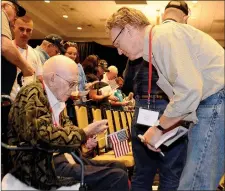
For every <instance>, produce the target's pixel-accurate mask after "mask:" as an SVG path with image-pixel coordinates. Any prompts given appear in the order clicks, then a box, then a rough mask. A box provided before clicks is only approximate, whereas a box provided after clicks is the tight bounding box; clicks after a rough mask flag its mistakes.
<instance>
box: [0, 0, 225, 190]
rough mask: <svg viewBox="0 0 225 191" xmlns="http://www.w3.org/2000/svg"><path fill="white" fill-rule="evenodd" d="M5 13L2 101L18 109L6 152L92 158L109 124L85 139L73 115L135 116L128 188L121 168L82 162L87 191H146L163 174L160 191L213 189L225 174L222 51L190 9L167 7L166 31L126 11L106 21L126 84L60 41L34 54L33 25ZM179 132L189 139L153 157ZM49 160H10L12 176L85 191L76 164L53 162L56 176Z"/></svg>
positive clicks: (7, 117)
mask: <svg viewBox="0 0 225 191" xmlns="http://www.w3.org/2000/svg"><path fill="white" fill-rule="evenodd" d="M1 5H2V35H1V40H2V56H1V58H2V70H1V71H2V88H1V93H2V95H3V94H5V95H9V96H10V99H11V100H12V101H13V104H12V106H11V110H10V112H9V113H7V112H6V111H4V110H2V118H3V120H4V123H2V125H3V126H7V137H8V143H9V144H12V145H18V144H19V143H21V142H24V143H25V144H27V145H35V144H46V143H47V144H50V145H61V146H68V147H74V148H79V149H76V150H77V152H78V150H79V151H82V149H81V148H82V147H86V148H87V149H89V150H90V149H91V150H92V149H94V148H95V147H96V146H97V140H96V136H95V135H96V134H98V133H102V132H104V131H105V130H106V129H107V128H108V125H107V120H100V121H94V122H93V123H90V124H89V125H88V126H87V127H85V128H83V129H79V128H78V127H77V126H76V125H77V124H76V121H74V119H75V110H74V105H85V106H87V107H91V108H99V109H111V110H118V111H134V117H133V121H132V131H131V141H132V154H133V157H134V161H135V168H134V173H133V176H132V179H131V186H130V185H129V178H128V174H127V168H126V167H125V166H124V164H122V163H120V162H115V161H94V160H92V159H88V158H86V157H84V153H82V152H80V153H79V155H80V157H81V159H82V160H83V162H84V164H85V173H84V178H85V183H86V184H87V187H88V189H90V190H96V191H97V190H110V191H116V190H121V191H122V190H123V191H128V190H132V191H149V190H152V186H153V182H154V177H155V175H156V173H157V172H158V173H159V177H160V182H159V190H162V191H164V190H165V191H168V190H209V189H210V190H215V189H216V187H217V186H218V183H219V180H220V178H221V177H222V175H223V173H224V172H223V170H224V94H225V92H224V49H223V48H222V47H221V46H220V45H219V44H218V43H217V42H216V41H215V40H213V39H212V38H211V37H210V36H208V35H206V34H205V33H203V32H201V31H200V30H198V29H196V28H194V27H192V26H190V25H188V24H187V21H188V16H189V9H188V6H187V4H186V3H185V2H184V1H171V2H169V3H168V5H167V6H166V8H165V12H164V14H163V23H162V24H160V25H157V26H153V25H151V24H150V22H149V21H148V19H147V18H146V16H145V15H144V14H143V13H142V12H141V11H139V10H136V9H133V8H127V7H123V8H121V9H119V10H118V11H117V12H115V13H114V14H113V15H112V16H110V18H108V20H107V23H106V29H107V31H108V33H109V35H110V37H111V40H112V43H113V45H114V46H115V47H116V48H117V50H118V53H119V54H124V55H125V56H127V57H128V62H127V66H126V69H125V71H124V72H123V76H118V69H117V67H116V66H114V65H110V66H108V63H107V61H106V60H104V59H101V58H99V57H98V55H94V54H91V55H88V56H87V57H86V58H85V59H84V61H81V60H80V57H79V47H78V45H77V44H76V43H75V42H71V41H64V40H63V38H62V37H61V36H60V35H57V34H49V35H47V36H46V37H45V38H44V39H43V41H42V43H41V44H40V46H37V47H36V48H32V47H31V46H30V45H29V43H28V41H29V40H30V39H32V31H33V28H34V25H35V23H34V22H33V20H32V18H31V17H30V16H28V15H27V14H26V10H25V9H24V8H23V7H22V6H20V5H19V4H18V3H17V1H16V0H8V1H2V2H1ZM11 29H12V32H13V33H14V35H12V33H11ZM149 34H150V35H149ZM12 36H14V39H12ZM149 36H150V38H149ZM149 47H151V50H149ZM8 71H10V72H8ZM150 73H151V74H152V75H151V74H150ZM149 82H150V83H149ZM150 87H151V88H150ZM65 108H66V109H67V115H65V113H64V112H63V111H64V110H65ZM140 108H142V109H143V108H145V109H146V110H150V111H157V112H158V114H159V119H158V121H157V122H158V123H155V125H153V126H152V127H149V126H146V125H143V124H139V123H138V122H137V118H138V117H139V115H141V114H140V112H139V111H140ZM149 117H151V116H149ZM180 125H181V126H184V127H186V128H188V129H189V133H188V134H186V135H184V136H183V137H181V138H180V139H179V140H178V141H176V142H175V143H174V144H172V145H171V146H169V147H162V148H158V149H156V148H154V146H153V145H154V144H155V143H156V142H157V141H158V140H159V139H160V138H161V137H162V135H163V134H164V132H166V131H169V130H170V129H172V128H174V127H176V126H180ZM4 128H6V127H4ZM140 134H141V135H143V137H144V139H145V141H144V143H145V144H143V142H141V141H140V139H139V138H138V135H140ZM77 145H78V146H77ZM162 151H163V153H164V154H165V156H162V155H161V154H160V153H161V152H162ZM46 156H47V155H46V153H43V152H41V151H40V152H37V153H35V155H34V153H33V152H27V151H18V152H12V153H10V156H9V159H10V161H11V164H12V166H11V167H10V168H11V170H12V171H10V173H12V175H13V176H14V177H16V178H17V179H19V180H20V181H21V182H23V183H25V184H27V185H29V186H32V187H34V188H36V189H44V190H50V189H51V188H52V187H56V188H59V187H61V186H69V185H71V184H75V183H77V182H79V181H80V174H81V171H80V166H79V164H77V163H76V161H75V160H74V159H73V158H72V156H71V155H70V154H61V153H54V155H53V156H52V164H54V165H52V166H51V167H48V166H46V164H47V159H48V158H47V157H46ZM34 163H35V164H34ZM53 171H54V172H55V173H53ZM33 172H35V174H36V176H35V178H36V180H35V181H33V174H32V173H33ZM58 177H64V178H65V179H63V180H61V179H58ZM66 178H68V181H65V180H66ZM70 178H72V182H71V181H69V180H70Z"/></svg>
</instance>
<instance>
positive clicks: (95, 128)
mask: <svg viewBox="0 0 225 191" xmlns="http://www.w3.org/2000/svg"><path fill="white" fill-rule="evenodd" d="M107 123H108V120H107V119H105V120H100V121H95V122H93V123H91V124H89V125H88V126H87V127H85V128H84V129H83V130H84V132H85V133H86V135H87V136H92V135H96V134H98V133H101V132H103V131H105V130H106V129H108V126H107V125H106V124H107Z"/></svg>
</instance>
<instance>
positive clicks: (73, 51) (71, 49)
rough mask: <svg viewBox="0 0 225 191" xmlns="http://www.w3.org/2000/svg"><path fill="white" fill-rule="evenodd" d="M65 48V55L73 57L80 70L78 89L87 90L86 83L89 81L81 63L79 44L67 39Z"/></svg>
mask: <svg viewBox="0 0 225 191" xmlns="http://www.w3.org/2000/svg"><path fill="white" fill-rule="evenodd" d="M64 49H65V54H64V55H65V56H67V57H69V58H71V59H72V60H74V61H75V62H76V63H77V66H78V70H79V80H78V83H79V85H78V90H79V91H85V85H86V83H87V79H86V76H85V73H84V70H83V67H82V65H81V64H80V58H79V51H78V46H77V44H76V43H74V42H69V41H67V42H66V43H64Z"/></svg>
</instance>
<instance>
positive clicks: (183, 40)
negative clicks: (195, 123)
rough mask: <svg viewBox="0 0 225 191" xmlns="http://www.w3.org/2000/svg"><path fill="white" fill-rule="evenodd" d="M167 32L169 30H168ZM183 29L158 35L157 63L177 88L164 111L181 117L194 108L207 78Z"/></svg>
mask: <svg viewBox="0 0 225 191" xmlns="http://www.w3.org/2000/svg"><path fill="white" fill-rule="evenodd" d="M164 34H165V33H164ZM188 41H189V40H188V38H187V37H186V36H185V34H183V33H182V31H179V30H177V31H175V30H174V31H169V34H167V35H161V36H160V37H159V38H157V39H156V44H155V47H154V49H155V50H156V51H157V52H156V54H155V55H154V56H155V57H156V64H157V65H158V67H159V68H160V69H161V71H162V73H163V75H164V76H165V78H166V79H167V80H168V82H169V83H170V84H171V86H172V88H173V93H174V95H173V97H172V98H171V100H170V102H169V104H168V105H167V107H166V109H165V111H164V115H165V116H167V117H179V116H183V115H187V114H190V113H192V112H194V111H195V110H196V109H197V107H198V105H199V103H200V100H201V99H202V91H203V80H202V76H201V73H200V71H199V70H198V68H197V66H198V63H197V62H198V60H197V58H196V57H195V55H194V54H193V53H192V51H191V47H190V43H189V42H188Z"/></svg>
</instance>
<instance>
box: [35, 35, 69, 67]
mask: <svg viewBox="0 0 225 191" xmlns="http://www.w3.org/2000/svg"><path fill="white" fill-rule="evenodd" d="M34 50H35V51H36V53H37V54H38V55H39V57H40V59H41V62H42V64H44V63H45V62H46V61H47V60H48V59H49V58H50V57H52V56H55V55H58V54H64V53H65V52H66V51H65V49H64V48H63V39H62V37H61V36H59V35H57V34H50V35H47V36H46V37H45V38H44V39H43V41H42V43H41V45H40V46H37V47H36V48H35V49H34Z"/></svg>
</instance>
